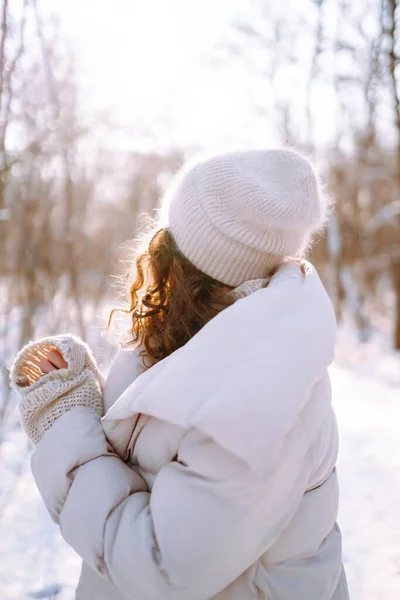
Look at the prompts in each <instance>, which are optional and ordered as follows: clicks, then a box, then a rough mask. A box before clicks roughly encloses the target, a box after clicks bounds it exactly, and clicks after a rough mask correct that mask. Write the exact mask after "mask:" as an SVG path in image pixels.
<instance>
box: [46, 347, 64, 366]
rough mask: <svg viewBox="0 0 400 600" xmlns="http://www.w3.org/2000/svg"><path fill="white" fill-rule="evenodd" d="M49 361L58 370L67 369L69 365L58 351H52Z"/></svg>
mask: <svg viewBox="0 0 400 600" xmlns="http://www.w3.org/2000/svg"><path fill="white" fill-rule="evenodd" d="M47 359H48V360H49V361H50V362H51V363H52V364H53V365H54V366H55V367H56V368H57V369H67V368H68V363H66V362H65V360H64V358H63V357H62V355H61V354H60V352H59V351H58V350H51V351H50V352H49V356H48V357H47Z"/></svg>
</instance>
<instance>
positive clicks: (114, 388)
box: [104, 348, 144, 412]
mask: <svg viewBox="0 0 400 600" xmlns="http://www.w3.org/2000/svg"><path fill="white" fill-rule="evenodd" d="M141 354H142V352H141V348H136V349H134V350H131V349H125V348H121V349H119V350H118V351H117V353H116V355H115V357H114V360H113V362H112V364H111V367H110V370H109V373H108V376H107V379H106V383H105V386H104V410H105V412H107V410H108V409H109V408H110V407H111V406H112V405H113V404H114V402H115V401H116V400H117V399H118V398H119V396H120V395H121V394H122V393H123V392H124V391H125V390H126V388H128V387H129V386H130V385H131V384H132V383H133V382H134V381H135V379H136V378H137V377H138V376H139V375H140V374H141V373H142V372H143V370H144V366H143V358H142V355H141Z"/></svg>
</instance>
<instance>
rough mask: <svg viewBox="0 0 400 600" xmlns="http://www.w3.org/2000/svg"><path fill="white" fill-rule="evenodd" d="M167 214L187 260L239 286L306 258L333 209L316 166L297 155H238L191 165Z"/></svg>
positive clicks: (166, 205)
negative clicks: (284, 262) (285, 260)
mask: <svg viewBox="0 0 400 600" xmlns="http://www.w3.org/2000/svg"><path fill="white" fill-rule="evenodd" d="M161 213H164V216H165V217H166V226H167V227H168V229H169V231H170V232H171V234H172V235H173V237H174V239H175V241H176V244H177V246H178V248H179V250H180V252H182V254H183V255H184V256H185V257H186V258H187V259H188V260H190V262H192V263H193V264H194V265H195V266H196V267H197V268H198V269H200V270H201V271H203V273H206V274H207V275H209V276H210V277H213V278H214V279H216V280H218V281H220V282H221V283H224V284H226V285H229V286H232V287H235V286H238V285H240V284H241V283H243V282H244V281H247V280H250V279H257V278H262V277H265V276H267V275H268V274H269V272H270V271H271V269H273V268H275V267H276V266H277V265H278V264H280V262H281V261H282V259H283V258H285V257H289V256H291V257H298V256H300V255H301V254H302V252H304V250H305V249H306V247H307V246H308V244H309V242H310V237H311V235H312V234H313V233H314V232H315V231H317V230H319V229H320V228H321V226H322V225H323V224H324V221H325V218H326V213H327V203H326V200H325V198H324V196H323V194H322V192H321V189H320V185H319V182H318V177H317V176H316V174H315V172H314V170H313V168H312V166H311V165H310V163H309V162H308V161H307V160H306V159H305V158H303V157H302V156H300V155H299V154H297V153H296V152H294V151H291V150H249V151H243V152H230V153H227V154H220V155H217V156H212V157H208V158H205V159H201V160H199V159H198V160H196V161H195V162H192V163H189V164H188V165H187V166H186V167H185V168H184V169H183V170H182V171H181V172H180V173H179V174H178V175H177V176H176V178H175V180H174V181H173V183H172V186H171V187H170V189H169V190H168V192H167V194H166V196H165V198H164V202H163V207H162V211H161Z"/></svg>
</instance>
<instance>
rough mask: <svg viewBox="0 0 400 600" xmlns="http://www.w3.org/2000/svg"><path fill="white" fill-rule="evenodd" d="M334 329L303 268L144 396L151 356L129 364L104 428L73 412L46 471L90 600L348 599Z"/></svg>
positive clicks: (195, 347)
mask: <svg viewBox="0 0 400 600" xmlns="http://www.w3.org/2000/svg"><path fill="white" fill-rule="evenodd" d="M335 329H336V327H335V319H334V315H333V311H332V307H331V304H330V301H329V299H328V297H327V295H326V293H325V291H324V289H323V287H322V284H321V282H320V280H319V278H318V275H317V274H316V272H315V271H314V270H313V268H312V267H308V269H307V274H306V275H305V276H304V275H303V273H302V272H301V271H300V268H299V267H298V265H295V264H290V265H287V266H285V267H284V268H282V269H281V270H280V271H279V272H278V274H277V275H276V276H275V277H274V278H273V279H272V281H271V283H270V285H269V286H268V287H267V288H266V289H262V290H260V291H258V292H255V293H253V294H251V295H250V296H249V297H247V298H244V299H242V300H239V301H238V302H236V303H235V304H234V305H233V306H232V307H230V308H228V309H227V310H225V311H223V312H222V313H220V314H219V315H218V316H217V317H216V318H215V319H213V320H212V321H211V322H210V323H209V324H208V325H207V326H206V327H204V328H203V329H202V330H201V331H200V332H199V333H198V334H197V335H196V336H195V337H194V338H193V339H192V340H191V341H190V342H189V343H188V344H187V345H186V346H185V347H184V348H182V349H180V350H178V351H177V352H175V353H174V354H173V355H172V356H170V357H168V358H167V359H165V360H164V361H162V362H160V363H158V364H156V365H155V366H154V367H152V368H151V369H149V370H148V371H146V372H145V373H143V374H142V375H140V376H139V377H137V378H136V380H135V381H133V383H131V382H132V380H133V379H135V375H137V373H135V371H136V367H137V363H138V359H137V355H136V354H134V353H129V352H126V353H120V354H119V355H118V357H117V359H116V362H115V364H114V366H113V368H112V370H111V373H110V376H109V379H108V381H107V384H106V388H105V392H104V395H105V404H106V408H108V406H110V405H112V406H111V408H110V410H108V412H107V414H106V416H105V417H104V418H103V420H102V421H100V417H99V416H98V415H97V414H96V412H95V411H93V410H92V409H90V408H87V407H81V408H73V409H72V410H70V411H69V412H67V413H65V414H64V415H63V416H62V417H60V418H59V419H58V420H57V421H56V422H55V424H54V425H52V427H51V428H50V429H49V430H48V431H47V433H46V434H45V435H44V437H43V439H42V440H41V441H40V442H39V443H38V445H37V447H36V451H35V453H34V455H33V459H32V468H33V473H34V476H35V479H36V482H37V485H38V487H39V490H40V491H41V494H42V496H43V498H44V501H45V503H46V505H47V507H48V509H49V511H50V514H51V515H52V517H53V518H54V520H55V521H56V522H58V523H59V524H60V527H61V531H62V534H63V536H64V537H65V539H66V540H67V542H68V543H69V544H70V545H71V546H72V547H73V548H75V550H76V551H77V552H78V553H79V554H80V556H81V557H82V558H83V560H84V563H85V564H84V569H83V573H82V576H81V581H80V584H79V588H78V592H77V598H79V599H81V600H129V599H131V600H168V599H171V600H207V599H210V598H215V599H216V598H218V600H251V599H264V600H346V599H347V598H348V594H347V589H346V584H345V578H344V574H343V571H342V556H341V536H340V532H339V530H338V528H337V525H336V518H337V509H338V487H337V478H336V473H335V462H336V458H337V446H338V436H337V426H336V420H335V416H334V413H333V410H332V406H331V389H330V382H329V376H328V372H327V367H328V366H329V364H330V363H331V361H332V358H333V351H334V343H335ZM125 388H126V389H125ZM117 398H118V399H117ZM115 400H116V402H115V403H114V401H115ZM104 432H105V433H104ZM105 434H106V435H107V438H108V440H109V442H110V443H111V444H112V447H111V446H110V443H109V442H108V441H107V439H106V436H105Z"/></svg>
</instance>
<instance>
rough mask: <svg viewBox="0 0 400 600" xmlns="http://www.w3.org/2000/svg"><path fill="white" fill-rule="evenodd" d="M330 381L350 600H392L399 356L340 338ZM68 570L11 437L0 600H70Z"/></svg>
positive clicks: (20, 444)
mask: <svg viewBox="0 0 400 600" xmlns="http://www.w3.org/2000/svg"><path fill="white" fill-rule="evenodd" d="M332 379H333V385H334V398H335V407H336V411H337V415H338V420H339V426H340V429H341V438H342V443H341V453H340V464H339V475H340V479H341V488H342V496H341V509H340V524H341V527H342V530H343V536H344V556H345V566H346V570H347V574H348V579H349V587H350V594H351V598H352V600H381V599H382V600H398V598H400V509H399V507H400V435H399V429H400V357H399V356H395V355H393V354H390V353H389V352H387V350H386V348H385V347H384V346H382V344H380V342H379V341H376V340H375V341H374V343H373V344H367V345H364V346H362V347H360V346H359V345H358V344H357V343H356V341H355V339H354V338H353V337H352V336H351V335H348V334H346V335H342V336H341V339H340V342H339V351H338V359H337V362H336V364H335V365H334V366H333V367H332ZM78 571H79V560H78V558H77V557H76V556H75V555H74V553H73V552H72V551H71V550H69V549H68V548H67V546H66V545H65V544H64V542H63V541H62V539H61V537H60V535H59V533H58V531H57V529H56V527H55V526H54V525H53V524H52V523H51V521H50V519H49V517H48V516H47V514H46V511H45V509H44V507H43V505H42V502H41V500H40V498H39V495H38V493H37V491H36V488H35V486H34V483H33V481H32V477H31V475H30V471H29V458H28V455H27V446H26V442H25V438H24V436H23V435H22V434H21V433H20V432H19V431H18V429H16V430H15V431H13V432H10V433H9V434H8V437H7V438H6V440H5V442H4V443H3V444H2V445H1V446H0V598H1V600H27V599H28V598H32V597H36V598H39V597H41V598H48V599H50V598H57V600H72V598H73V588H74V585H75V584H76V581H77V577H78ZM57 590H60V591H59V593H56V592H57ZM40 592H42V593H41V594H40ZM35 593H39V594H38V595H35Z"/></svg>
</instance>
